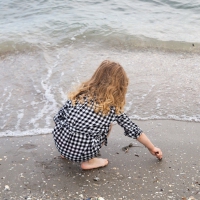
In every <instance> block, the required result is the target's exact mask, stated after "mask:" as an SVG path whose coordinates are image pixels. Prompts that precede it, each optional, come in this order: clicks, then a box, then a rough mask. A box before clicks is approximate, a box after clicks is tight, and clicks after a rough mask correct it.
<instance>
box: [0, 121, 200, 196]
mask: <svg viewBox="0 0 200 200" xmlns="http://www.w3.org/2000/svg"><path fill="white" fill-rule="evenodd" d="M135 122H136V124H138V125H139V126H140V127H141V128H142V129H143V131H144V132H145V133H146V134H147V135H148V137H149V138H150V139H151V141H152V142H153V143H154V144H155V145H156V146H158V147H160V148H161V149H162V151H163V154H164V157H163V160H162V161H158V160H157V159H156V158H155V157H154V156H152V155H151V154H150V153H149V152H148V150H147V149H146V148H144V147H143V146H142V145H141V144H140V143H139V142H137V141H136V140H133V139H131V138H128V137H125V136H124V135H123V129H121V127H119V126H118V125H115V126H114V127H113V130H112V132H111V135H110V138H109V140H108V146H107V147H103V148H102V150H101V156H102V157H104V158H108V159H109V165H108V166H106V167H104V168H100V169H93V170H89V171H84V170H81V169H80V166H79V164H77V163H71V162H69V161H67V160H65V159H61V158H60V156H59V153H58V151H57V149H56V148H55V146H54V141H53V139H52V135H51V134H48V135H40V136H26V137H3V138H0V143H1V145H0V179H1V181H0V199H2V200H6V199H7V200H10V199H14V200H15V199H16V200H19V199H28V200H34V199H40V200H44V199H60V200H64V199H70V200H72V199H76V200H79V199H81V200H83V199H87V198H89V197H100V196H101V197H103V198H104V199H105V200H112V199H116V200H118V199H119V200H120V199H121V200H124V199H127V200H134V199H135V200H152V199H161V200H165V199H166V200H179V199H180V200H186V199H189V197H191V196H193V197H194V199H198V200H199V199H200V137H199V132H200V123H194V122H179V121H170V120H153V121H135ZM130 143H133V145H135V146H137V147H132V148H130V149H129V150H128V152H126V153H125V152H124V151H123V150H122V148H123V147H124V146H127V145H129V144H130Z"/></svg>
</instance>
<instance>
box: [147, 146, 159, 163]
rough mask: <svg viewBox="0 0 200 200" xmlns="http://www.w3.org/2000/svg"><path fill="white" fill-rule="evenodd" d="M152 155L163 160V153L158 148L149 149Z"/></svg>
mask: <svg viewBox="0 0 200 200" xmlns="http://www.w3.org/2000/svg"><path fill="white" fill-rule="evenodd" d="M149 151H150V153H151V154H152V155H154V156H156V157H157V158H158V159H159V160H161V159H162V151H161V150H160V149H159V148H157V147H154V148H153V149H149Z"/></svg>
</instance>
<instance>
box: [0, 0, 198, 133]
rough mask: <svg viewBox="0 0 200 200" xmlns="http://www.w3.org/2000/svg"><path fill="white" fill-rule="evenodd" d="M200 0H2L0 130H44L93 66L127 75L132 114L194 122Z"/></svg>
mask: <svg viewBox="0 0 200 200" xmlns="http://www.w3.org/2000/svg"><path fill="white" fill-rule="evenodd" d="M199 36H200V1H198V0H193V1H186V0H182V1H179V0H175V1H166V0H160V1H155V0H136V1H132V0H126V1H117V0H98V1H95V0H88V1H73V0H71V1H70V0H69V1H65V0H57V1H53V0H38V1H33V0H30V1H25V0H12V1H11V0H7V1H1V2H0V81H1V87H0V136H19V135H35V134H43V133H50V132H51V131H52V128H53V124H54V123H53V120H52V118H53V116H54V115H55V114H56V113H57V111H58V110H59V108H60V107H61V106H62V105H63V103H64V102H65V101H66V98H67V93H68V92H69V91H70V90H71V89H72V88H73V87H75V86H76V85H78V84H79V83H80V82H82V81H84V80H87V79H88V78H90V76H91V75H92V73H93V72H94V71H95V69H96V68H97V67H98V66H99V64H100V63H101V62H102V61H103V60H105V59H110V60H114V61H117V62H119V63H120V64H121V65H122V66H123V67H124V68H125V70H126V72H127V74H128V77H129V81H130V84H129V88H128V93H127V96H126V102H127V103H126V107H125V111H126V112H127V114H128V115H129V116H130V117H131V119H133V120H134V119H137V120H148V119H173V120H184V121H196V122H199V121H200V92H199V91H200V79H199V74H200V55H199V54H200V37H199Z"/></svg>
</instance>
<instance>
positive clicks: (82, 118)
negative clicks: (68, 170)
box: [53, 100, 142, 162]
mask: <svg viewBox="0 0 200 200" xmlns="http://www.w3.org/2000/svg"><path fill="white" fill-rule="evenodd" d="M54 121H55V128H54V130H53V137H54V140H55V144H56V147H57V149H58V151H59V152H60V153H61V155H62V156H64V157H66V158H67V159H69V160H71V161H76V162H82V161H86V160H89V159H92V158H94V157H96V156H97V155H98V153H99V150H100V148H101V147H102V143H104V144H105V145H107V134H108V132H109V129H110V125H111V123H112V122H114V121H117V123H118V124H119V125H120V126H122V127H123V128H124V134H125V135H126V136H129V137H131V138H134V139H136V138H137V137H138V136H140V134H141V133H142V130H141V129H140V128H139V127H138V126H137V125H136V124H134V123H133V122H132V121H131V120H130V119H129V118H128V116H127V115H126V114H124V113H123V114H120V115H116V114H115V110H114V109H113V108H112V109H111V111H110V113H109V114H108V115H106V116H102V115H99V114H96V113H95V112H94V110H93V109H92V108H91V107H88V106H87V103H85V104H80V103H76V105H75V106H73V105H72V102H71V100H68V101H67V102H66V104H65V105H64V106H63V107H62V108H61V110H60V111H59V112H58V114H57V115H56V116H55V117H54Z"/></svg>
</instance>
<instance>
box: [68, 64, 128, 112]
mask: <svg viewBox="0 0 200 200" xmlns="http://www.w3.org/2000/svg"><path fill="white" fill-rule="evenodd" d="M127 87H128V77H127V75H126V72H125V71H124V69H123V67H122V66H121V65H120V64H119V63H116V62H112V61H109V60H105V61H103V62H102V63H101V64H100V66H99V67H98V68H97V70H96V71H95V73H94V74H93V76H92V77H91V79H89V80H88V81H85V82H83V83H82V84H81V85H80V86H79V87H78V88H77V89H76V90H75V91H73V92H71V93H70V94H69V95H68V97H69V99H70V100H71V101H72V103H73V105H75V104H76V103H77V102H79V103H82V104H83V103H85V102H87V104H88V106H91V107H92V108H93V109H94V111H95V112H96V113H101V114H103V115H107V114H108V113H109V112H110V109H111V107H114V109H115V113H116V114H120V113H121V112H123V108H124V105H125V95H126V92H127Z"/></svg>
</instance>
